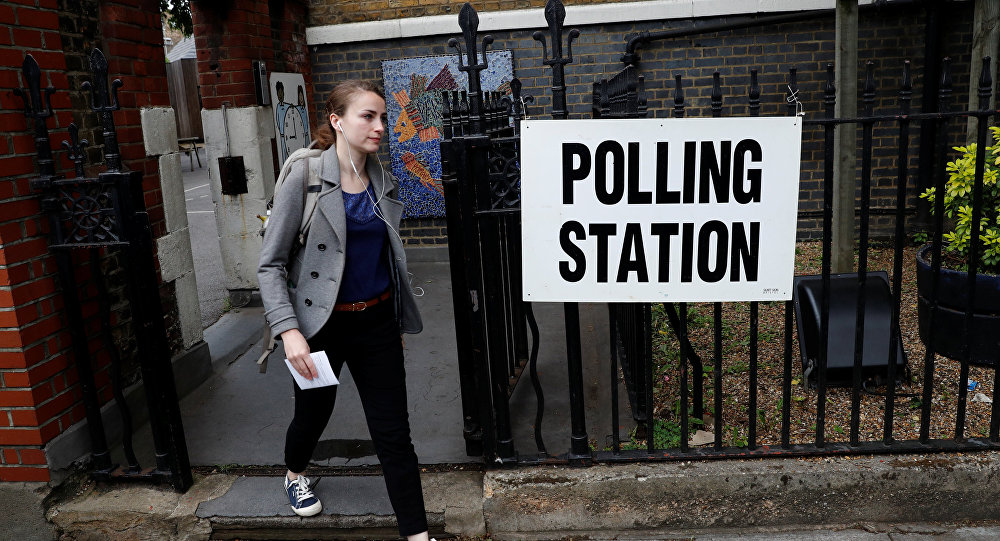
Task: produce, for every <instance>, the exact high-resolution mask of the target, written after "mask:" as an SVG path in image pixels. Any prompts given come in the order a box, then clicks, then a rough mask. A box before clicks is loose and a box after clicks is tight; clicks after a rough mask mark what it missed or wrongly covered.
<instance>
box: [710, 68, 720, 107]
mask: <svg viewBox="0 0 1000 541" xmlns="http://www.w3.org/2000/svg"><path fill="white" fill-rule="evenodd" d="M712 116H713V117H720V116H722V78H721V76H720V75H719V72H718V71H716V72H715V73H713V74H712Z"/></svg>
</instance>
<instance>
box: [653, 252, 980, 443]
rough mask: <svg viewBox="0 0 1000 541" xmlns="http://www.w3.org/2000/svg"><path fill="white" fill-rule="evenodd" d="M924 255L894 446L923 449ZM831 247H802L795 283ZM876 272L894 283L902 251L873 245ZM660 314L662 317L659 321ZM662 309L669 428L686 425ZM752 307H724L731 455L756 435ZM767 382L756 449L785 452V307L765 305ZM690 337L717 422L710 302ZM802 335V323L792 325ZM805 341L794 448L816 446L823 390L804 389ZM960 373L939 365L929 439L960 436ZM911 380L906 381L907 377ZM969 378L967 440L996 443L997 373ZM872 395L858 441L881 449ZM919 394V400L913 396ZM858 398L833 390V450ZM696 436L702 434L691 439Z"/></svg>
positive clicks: (905, 301) (761, 379)
mask: <svg viewBox="0 0 1000 541" xmlns="http://www.w3.org/2000/svg"><path fill="white" fill-rule="evenodd" d="M915 252H916V247H914V246H907V247H906V248H905V249H904V252H903V259H902V261H903V280H902V296H901V299H902V301H901V308H900V334H901V337H902V342H903V347H904V349H905V351H906V354H907V359H908V365H909V368H910V374H909V381H906V382H905V384H904V385H902V386H900V387H897V396H896V399H895V402H894V404H895V405H894V422H893V431H892V434H893V439H895V440H897V441H900V440H915V439H917V438H918V437H919V434H920V413H921V401H920V396H921V394H922V392H923V384H924V381H923V380H924V357H925V349H924V344H923V342H922V341H921V340H920V337H919V334H918V329H917V284H916V277H915V274H916V272H915V263H914V254H915ZM821 254H822V245H821V243H819V242H802V243H799V244H798V246H797V248H796V274H797V275H802V274H819V273H820V271H821V269H820V261H821ZM868 269H869V271H875V270H885V271H887V272H888V273H889V275H890V284H891V283H892V269H893V247H892V246H891V245H888V244H885V245H874V246H873V247H872V248H871V249H870V250H869V263H868ZM658 314H659V315H658ZM666 321H667V320H666V316H665V315H663V313H662V309H661V308H659V307H657V306H654V328H656V329H657V330H659V332H655V333H654V334H653V352H654V353H653V356H654V363H656V366H657V367H658V369H657V371H656V372H655V374H656V375H655V376H654V378H655V379H654V381H655V389H654V396H655V402H654V403H655V405H654V412H655V414H656V416H657V417H658V418H660V419H665V420H667V421H677V411H678V410H679V408H678V406H677V404H678V403H679V398H678V397H679V390H680V388H679V383H678V380H679V375H680V372H679V370H678V368H677V367H678V360H677V357H678V354H677V353H676V352H677V349H678V348H677V341H676V338H675V337H674V335H673V332H672V331H670V329H669V327H667V325H666ZM749 321H750V303H725V304H723V362H722V366H723V374H724V375H723V396H724V405H723V409H722V420H723V426H724V430H723V433H724V439H725V441H724V442H723V444H724V445H725V446H737V447H739V446H745V445H746V438H747V426H748V413H747V410H748V404H749V394H750V387H749V379H750V378H749V374H750V371H749V369H750V344H749V335H750V325H749ZM758 321H759V333H758V375H757V378H758V381H757V418H758V424H757V443H758V444H759V445H777V444H780V443H781V407H782V375H783V366H784V332H785V331H784V303H783V302H771V303H764V302H762V303H759V320H758ZM688 325H689V334H690V336H691V341H692V344H693V347H694V349H695V351H696V352H697V353H698V355H699V356H700V357H701V359H702V360H703V362H704V363H705V375H704V380H703V381H704V389H705V411H706V413H707V414H709V415H712V414H714V413H715V412H714V411H713V408H714V398H713V389H714V380H713V378H714V375H713V372H712V370H711V369H712V368H713V367H714V365H715V361H714V342H713V340H712V338H713V307H712V304H710V303H689V304H688ZM793 331H795V329H794V323H793ZM796 334H797V333H795V332H793V351H792V383H793V385H792V401H791V407H790V437H791V442H792V443H793V444H794V443H813V442H814V441H815V436H816V409H817V401H818V397H817V391H816V390H815V389H812V388H809V387H807V386H806V385H803V382H802V365H801V361H800V357H799V350H798V347H799V346H798V339H797V336H796ZM960 367H961V364H960V363H959V362H957V361H953V360H950V359H947V358H944V357H941V356H936V359H935V364H934V381H933V394H932V396H933V400H932V407H931V415H930V427H929V436H930V437H931V438H935V439H936V438H940V439H951V438H954V437H955V424H956V417H957V411H958V401H959V400H958V388H959V385H960V381H959V380H960ZM898 377H899V378H900V379H906V378H905V374H899V375H898ZM969 379H970V380H972V381H976V382H978V385H977V387H976V388H975V390H974V391H973V392H970V393H969V394H968V403H967V407H968V409H967V414H966V423H965V429H964V433H965V436H966V437H987V436H988V435H989V422H990V411H991V407H992V406H991V405H990V404H989V403H983V402H972V398H973V397H974V395H975V394H976V393H982V394H984V395H985V396H987V397H992V396H993V379H994V370H993V368H992V367H988V368H985V367H977V366H971V367H970V370H969ZM871 390H872V391H873V393H876V394H867V393H864V392H862V393H861V394H860V404H859V418H860V423H859V439H860V441H862V442H864V441H881V440H882V437H883V430H884V419H885V405H886V399H885V397H884V392H885V387H884V386H883V387H880V388H875V389H871ZM913 395H915V396H913ZM851 402H852V389H851V388H850V387H846V388H828V390H827V401H826V429H825V437H826V440H827V441H828V442H847V441H850V426H851V405H852V404H851ZM706 421H707V422H706V425H705V426H704V427H692V429H694V428H702V429H704V430H709V431H711V430H712V429H713V427H712V422H713V420H712V419H711V418H707V419H706ZM692 433H693V430H692Z"/></svg>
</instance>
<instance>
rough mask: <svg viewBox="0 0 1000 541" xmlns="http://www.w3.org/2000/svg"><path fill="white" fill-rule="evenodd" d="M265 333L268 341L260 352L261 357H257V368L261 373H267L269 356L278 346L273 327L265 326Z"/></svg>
mask: <svg viewBox="0 0 1000 541" xmlns="http://www.w3.org/2000/svg"><path fill="white" fill-rule="evenodd" d="M264 334H265V335H266V338H267V343H266V344H264V349H263V350H261V352H260V357H257V370H258V371H259V372H260V373H261V374H265V373H267V358H268V357H269V356H271V353H273V352H274V350H275V348H277V347H278V343H277V341H276V340H275V339H274V336H272V335H271V328H270V327H268V326H267V325H265V326H264Z"/></svg>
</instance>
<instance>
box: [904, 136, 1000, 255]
mask: <svg viewBox="0 0 1000 541" xmlns="http://www.w3.org/2000/svg"><path fill="white" fill-rule="evenodd" d="M990 131H991V132H992V133H993V141H994V145H993V146H990V147H986V154H985V156H986V162H985V164H984V167H983V171H984V173H983V204H982V211H981V216H980V221H979V224H980V228H979V248H978V250H977V251H978V253H979V267H978V271H979V272H982V273H988V274H1000V185H998V183H997V177H998V176H1000V127H991V128H990ZM955 150H957V151H958V152H961V153H962V157H960V158H958V159H957V160H955V161H953V162H948V164H947V167H946V170H947V171H948V173H949V175H948V181H947V182H946V183H945V194H944V214H945V216H946V217H947V218H948V222H949V224H948V225H947V226H946V231H945V232H944V234H943V239H944V245H943V246H942V250H943V254H944V259H945V260H949V259H950V260H951V261H954V262H956V265H955V266H957V267H959V268H960V269H961V270H965V269H967V268H968V263H969V243H970V241H971V238H972V196H973V187H974V185H975V180H976V151H977V147H976V143H972V144H970V145H968V146H964V147H955ZM936 195H937V194H936V193H935V188H930V189H928V190H927V191H925V192H924V193H922V194H920V197H921V198H923V199H927V200H928V201H929V202H930V204H931V212H934V203H935V197H936Z"/></svg>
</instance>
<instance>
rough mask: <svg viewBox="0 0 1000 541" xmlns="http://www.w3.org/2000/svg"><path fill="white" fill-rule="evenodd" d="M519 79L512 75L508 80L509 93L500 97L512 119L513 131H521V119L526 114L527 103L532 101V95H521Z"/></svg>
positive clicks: (516, 132) (533, 98)
mask: <svg viewBox="0 0 1000 541" xmlns="http://www.w3.org/2000/svg"><path fill="white" fill-rule="evenodd" d="M521 87H522V85H521V80H520V79H518V78H517V77H514V78H513V79H511V80H510V95H509V96H504V97H503V98H501V100H500V101H501V103H502V104H503V105H504V106H505V107H506V108H507V115H508V116H510V117H511V118H513V119H514V133H515V134H518V133H521V120H523V119H524V118H526V117H527V116H528V110H527V109H528V106H527V105H526V104H528V103H534V102H535V97H534V96H522V95H521Z"/></svg>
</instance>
